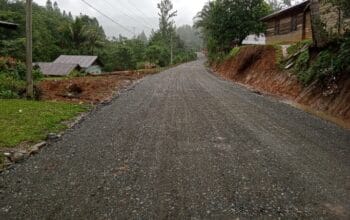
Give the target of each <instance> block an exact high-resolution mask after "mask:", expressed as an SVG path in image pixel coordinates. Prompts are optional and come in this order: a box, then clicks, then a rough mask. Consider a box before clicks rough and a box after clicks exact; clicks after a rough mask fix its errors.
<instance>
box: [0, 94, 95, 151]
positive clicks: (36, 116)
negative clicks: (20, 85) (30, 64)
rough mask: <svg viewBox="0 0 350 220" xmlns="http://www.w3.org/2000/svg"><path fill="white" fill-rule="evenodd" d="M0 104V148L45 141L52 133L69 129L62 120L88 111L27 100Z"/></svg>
mask: <svg viewBox="0 0 350 220" xmlns="http://www.w3.org/2000/svg"><path fill="white" fill-rule="evenodd" d="M0 105H1V108H0V147H14V146H16V145H18V144H20V143H22V142H31V143H35V142H38V141H40V140H43V139H45V138H46V136H47V135H48V134H49V133H51V132H53V133H55V132H59V131H61V130H62V129H64V128H66V125H64V124H63V123H62V122H63V121H67V120H69V119H72V118H73V117H75V116H77V115H78V114H79V113H82V112H84V111H86V110H87V109H88V107H87V106H83V105H76V104H67V103H55V102H37V101H26V100H0Z"/></svg>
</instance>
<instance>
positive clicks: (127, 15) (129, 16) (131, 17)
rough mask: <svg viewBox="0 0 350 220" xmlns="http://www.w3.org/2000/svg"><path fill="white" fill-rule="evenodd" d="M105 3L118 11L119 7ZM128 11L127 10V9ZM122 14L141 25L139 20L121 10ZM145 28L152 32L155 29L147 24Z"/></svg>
mask: <svg viewBox="0 0 350 220" xmlns="http://www.w3.org/2000/svg"><path fill="white" fill-rule="evenodd" d="M104 1H105V2H106V3H107V4H108V5H110V6H111V7H113V8H114V9H117V7H115V6H114V5H113V4H112V3H110V2H109V1H108V0H104ZM126 9H127V8H126ZM120 12H121V13H122V14H123V15H125V16H126V17H128V18H130V19H132V20H134V21H136V22H137V23H140V21H139V20H137V19H136V18H134V17H133V16H131V15H129V14H126V13H125V12H123V11H121V10H120ZM141 21H142V22H144V21H143V20H141ZM143 26H144V27H146V28H149V29H150V30H152V29H153V28H152V27H150V26H148V24H146V23H144V24H143Z"/></svg>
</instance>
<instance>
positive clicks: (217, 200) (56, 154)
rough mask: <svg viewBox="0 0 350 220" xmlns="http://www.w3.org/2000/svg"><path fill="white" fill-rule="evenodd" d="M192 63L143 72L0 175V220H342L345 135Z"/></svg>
mask: <svg viewBox="0 0 350 220" xmlns="http://www.w3.org/2000/svg"><path fill="white" fill-rule="evenodd" d="M203 61H204V59H202V58H201V59H199V60H198V61H195V62H191V63H187V64H184V65H180V66H178V67H176V68H172V69H170V70H167V71H165V72H162V73H160V74H157V75H153V76H149V77H146V78H144V79H143V80H142V81H141V82H140V83H139V84H137V85H136V86H135V87H134V88H133V89H131V90H129V91H127V92H124V93H123V94H121V95H120V97H119V98H118V99H115V100H114V101H113V102H112V103H111V104H110V105H107V106H105V107H103V108H101V109H100V110H98V111H97V112H95V113H94V114H91V115H90V116H89V117H88V118H87V119H86V120H85V121H84V122H82V123H81V124H79V125H78V126H76V127H75V129H72V130H70V131H68V132H67V134H66V135H64V136H63V138H62V140H60V141H59V142H56V143H53V144H50V145H49V146H48V147H46V148H44V149H43V150H42V152H41V153H40V154H39V155H37V156H34V157H32V158H30V159H29V160H27V161H25V162H23V163H20V164H18V165H16V166H15V167H14V168H13V169H11V170H9V171H8V172H5V173H3V174H0V219H212V218H214V219H225V218H227V219H232V218H233V217H237V218H240V219H246V218H247V219H251V218H258V217H259V218H263V219H270V218H273V219H276V218H279V217H280V218H282V219H284V218H286V217H291V218H293V217H297V218H314V219H320V218H321V217H324V219H349V218H350V132H349V131H348V130H344V129H341V128H339V127H338V126H336V125H334V124H332V123H330V122H327V121H324V120H322V119H319V118H316V117H315V116H312V115H310V114H308V113H304V112H302V111H301V110H298V109H295V108H293V107H291V106H289V105H287V104H283V103H281V102H279V101H278V100H276V99H274V98H271V97H265V96H261V95H259V94H255V93H253V92H251V91H249V90H247V89H245V88H243V87H241V86H239V85H235V84H232V83H231V82H227V81H224V80H222V79H220V78H218V77H216V76H214V75H213V74H211V73H209V72H208V71H206V69H205V67H204V65H203Z"/></svg>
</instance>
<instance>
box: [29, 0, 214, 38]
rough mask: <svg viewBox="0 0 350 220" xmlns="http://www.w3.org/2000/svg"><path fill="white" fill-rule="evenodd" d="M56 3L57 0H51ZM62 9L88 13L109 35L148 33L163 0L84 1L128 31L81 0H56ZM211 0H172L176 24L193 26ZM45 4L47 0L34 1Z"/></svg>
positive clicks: (156, 24) (154, 25) (155, 27)
mask: <svg viewBox="0 0 350 220" xmlns="http://www.w3.org/2000/svg"><path fill="white" fill-rule="evenodd" d="M51 1H52V2H54V0H51ZM56 1H57V3H58V5H59V7H60V8H61V10H65V11H67V12H68V11H71V12H72V14H73V15H79V14H80V13H82V14H88V15H90V16H93V17H96V18H97V19H98V20H99V22H100V24H102V25H103V27H104V29H105V32H106V34H107V35H108V36H118V35H119V34H123V35H124V36H131V35H132V34H131V33H130V32H132V33H133V32H135V33H136V34H137V33H140V32H141V31H142V30H144V31H145V32H146V33H147V34H149V33H150V32H151V28H154V29H157V27H158V14H157V13H158V10H157V3H158V2H160V0H85V1H87V2H88V3H90V4H91V5H93V6H94V7H96V8H97V9H98V10H100V11H101V12H102V13H105V14H106V15H108V16H110V17H111V18H112V19H114V20H115V21H116V22H118V23H120V24H122V25H123V26H125V27H126V28H127V29H128V30H129V32H128V31H126V30H124V29H123V28H122V27H120V26H118V25H117V24H115V23H113V22H112V21H110V20H108V19H107V18H105V17H104V16H102V15H100V14H99V13H98V12H96V11H95V10H94V9H92V8H90V7H89V6H88V5H86V4H84V3H83V1H82V0H56ZM207 1H208V0H172V2H173V4H174V9H175V10H177V11H178V16H177V17H176V19H175V21H176V25H177V26H180V25H183V24H190V25H192V18H193V17H194V16H195V15H196V14H197V12H198V11H200V10H201V9H202V7H203V5H204V4H205V2H207ZM34 2H36V3H38V4H40V5H45V3H46V0H34Z"/></svg>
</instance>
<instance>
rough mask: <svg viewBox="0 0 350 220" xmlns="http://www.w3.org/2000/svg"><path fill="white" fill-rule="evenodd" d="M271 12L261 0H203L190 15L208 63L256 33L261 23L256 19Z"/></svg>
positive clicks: (259, 30) (261, 25)
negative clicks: (200, 37)
mask: <svg viewBox="0 0 350 220" xmlns="http://www.w3.org/2000/svg"><path fill="white" fill-rule="evenodd" d="M271 11H272V8H271V7H270V6H269V4H268V3H266V2H265V1H264V0H247V1H241V0H233V1H228V0H217V1H211V2H209V3H207V4H206V5H205V6H204V7H203V9H202V10H201V11H200V12H199V13H198V14H197V16H196V17H195V18H194V21H195V27H196V28H198V29H200V30H201V33H202V36H203V39H204V44H205V46H206V48H207V50H208V58H209V61H210V62H211V63H213V62H218V61H220V60H222V59H223V58H224V57H226V56H227V54H229V53H230V51H231V49H232V48H233V47H235V46H240V45H242V42H243V40H244V39H245V38H246V37H247V36H248V35H249V34H252V33H255V34H260V33H263V32H264V30H265V26H264V25H263V23H262V22H260V18H262V17H263V16H265V15H267V14H268V13H269V12H271Z"/></svg>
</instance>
